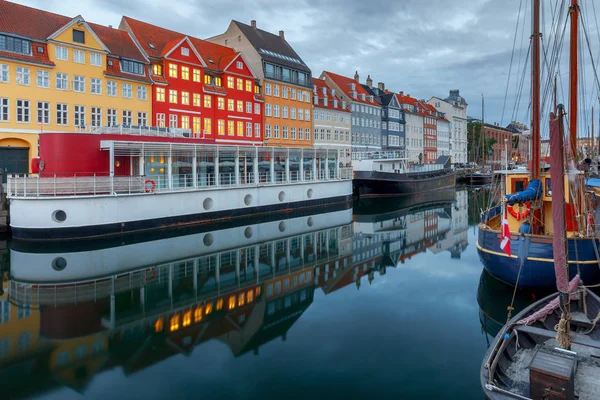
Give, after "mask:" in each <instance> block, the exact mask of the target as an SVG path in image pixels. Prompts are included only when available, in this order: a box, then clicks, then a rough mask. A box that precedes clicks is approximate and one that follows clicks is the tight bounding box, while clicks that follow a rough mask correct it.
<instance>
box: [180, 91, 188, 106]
mask: <svg viewBox="0 0 600 400" xmlns="http://www.w3.org/2000/svg"><path fill="white" fill-rule="evenodd" d="M181 104H185V105H186V106H187V105H190V93H189V92H181Z"/></svg>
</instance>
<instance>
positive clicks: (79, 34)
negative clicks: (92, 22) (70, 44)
mask: <svg viewBox="0 0 600 400" xmlns="http://www.w3.org/2000/svg"><path fill="white" fill-rule="evenodd" d="M73 41H74V42H75V43H85V32H84V31H80V30H77V29H73Z"/></svg>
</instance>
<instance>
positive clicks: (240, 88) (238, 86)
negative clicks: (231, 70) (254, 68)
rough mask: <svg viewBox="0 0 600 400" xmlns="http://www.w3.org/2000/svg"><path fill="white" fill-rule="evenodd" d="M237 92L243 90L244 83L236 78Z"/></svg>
mask: <svg viewBox="0 0 600 400" xmlns="http://www.w3.org/2000/svg"><path fill="white" fill-rule="evenodd" d="M236 82H237V90H244V81H243V80H242V79H240V78H237V80H236Z"/></svg>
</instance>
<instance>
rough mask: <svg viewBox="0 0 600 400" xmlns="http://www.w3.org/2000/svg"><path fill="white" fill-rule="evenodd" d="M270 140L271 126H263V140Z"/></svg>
mask: <svg viewBox="0 0 600 400" xmlns="http://www.w3.org/2000/svg"><path fill="white" fill-rule="evenodd" d="M270 138H271V125H270V124H265V139H270Z"/></svg>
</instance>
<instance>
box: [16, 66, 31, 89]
mask: <svg viewBox="0 0 600 400" xmlns="http://www.w3.org/2000/svg"><path fill="white" fill-rule="evenodd" d="M30 73H31V70H30V69H29V68H27V67H17V78H16V80H15V81H16V82H17V85H24V86H29V85H30V83H31V79H30Z"/></svg>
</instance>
